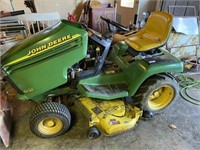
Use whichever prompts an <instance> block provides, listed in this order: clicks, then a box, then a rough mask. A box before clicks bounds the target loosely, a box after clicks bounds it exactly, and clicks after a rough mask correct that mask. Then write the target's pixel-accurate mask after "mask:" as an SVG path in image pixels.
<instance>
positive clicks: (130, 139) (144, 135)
mask: <svg viewBox="0 0 200 150" xmlns="http://www.w3.org/2000/svg"><path fill="white" fill-rule="evenodd" d="M196 77H197V78H199V79H200V75H197V76H196ZM195 95H196V97H198V98H199V97H200V92H199V91H198V93H196V94H195ZM11 102H12V105H13V107H14V116H13V130H12V137H11V140H12V141H11V146H10V147H9V148H5V147H4V145H3V144H2V143H0V149H1V150H8V149H14V150H18V149H20V150H22V149H28V150H39V149H40V150H46V149H48V150H52V149H53V150H55V149H70V150H73V149H74V150H76V149H77V150H79V149H80V150H82V149H91V150H92V149H95V150H99V149H100V150H102V149H103V150H104V149H105V150H109V149H113V150H118V149H119V150H121V149H135V150H151V149H152V150H199V149H200V106H196V105H193V104H190V103H189V102H186V101H185V100H183V99H182V98H181V97H180V98H179V99H178V100H177V101H176V102H175V103H174V105H173V106H172V107H170V108H169V109H167V110H166V111H164V112H163V113H162V114H159V115H156V116H154V118H153V119H152V120H150V121H140V124H139V126H137V127H136V128H135V129H134V130H130V131H128V132H125V133H122V134H120V135H116V136H113V137H106V136H104V135H102V136H101V137H100V138H98V139H96V140H89V139H87V137H86V133H87V129H88V124H87V123H88V122H87V119H86V118H85V116H84V115H83V114H81V113H80V112H79V111H78V110H76V106H71V107H70V110H71V111H72V113H73V120H74V121H73V124H72V127H71V128H70V130H69V131H68V132H67V133H65V134H64V135H62V136H59V137H56V138H51V139H42V138H39V137H37V136H35V135H34V134H33V133H31V131H30V129H29V116H30V113H31V111H32V109H33V108H34V106H35V105H36V104H35V103H34V102H31V101H18V100H15V99H11ZM170 125H174V126H175V127H176V129H172V128H170Z"/></svg>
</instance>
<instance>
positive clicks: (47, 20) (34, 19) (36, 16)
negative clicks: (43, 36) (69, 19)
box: [18, 12, 61, 35]
mask: <svg viewBox="0 0 200 150" xmlns="http://www.w3.org/2000/svg"><path fill="white" fill-rule="evenodd" d="M18 19H19V20H20V21H22V22H23V23H24V24H25V26H26V28H27V31H28V33H27V34H28V35H31V34H34V33H36V32H38V31H41V30H43V29H45V28H47V27H49V26H52V25H54V24H55V23H57V22H58V21H60V19H61V18H60V14H59V13H58V12H50V13H30V14H23V15H19V16H18Z"/></svg>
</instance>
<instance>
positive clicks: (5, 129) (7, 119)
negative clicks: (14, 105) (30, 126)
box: [0, 91, 11, 147]
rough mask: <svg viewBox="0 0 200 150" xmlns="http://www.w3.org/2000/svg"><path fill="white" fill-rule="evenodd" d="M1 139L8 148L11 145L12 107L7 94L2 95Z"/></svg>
mask: <svg viewBox="0 0 200 150" xmlns="http://www.w3.org/2000/svg"><path fill="white" fill-rule="evenodd" d="M0 98H1V99H0V137H1V139H2V141H3V143H4V145H5V146H6V147H8V146H9V144H10V128H11V106H10V104H9V102H8V101H7V97H6V94H5V93H4V92H3V91H1V93H0Z"/></svg>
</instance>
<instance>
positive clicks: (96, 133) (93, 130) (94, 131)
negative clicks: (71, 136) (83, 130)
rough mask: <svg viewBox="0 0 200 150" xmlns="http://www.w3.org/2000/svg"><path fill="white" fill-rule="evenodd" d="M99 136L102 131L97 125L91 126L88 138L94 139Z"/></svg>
mask: <svg viewBox="0 0 200 150" xmlns="http://www.w3.org/2000/svg"><path fill="white" fill-rule="evenodd" d="M99 136H100V132H99V130H98V129H97V128H96V127H91V128H90V129H89V130H88V134H87V137H88V139H90V140H94V139H97V138H98V137H99Z"/></svg>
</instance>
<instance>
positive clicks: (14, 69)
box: [1, 12, 183, 139]
mask: <svg viewBox="0 0 200 150" xmlns="http://www.w3.org/2000/svg"><path fill="white" fill-rule="evenodd" d="M171 24H172V15H170V14H168V13H165V12H153V13H152V14H151V15H150V17H149V19H148V21H147V23H146V26H145V27H144V28H143V29H141V30H139V31H138V32H137V33H135V34H131V35H129V36H127V37H126V38H125V39H124V40H122V41H120V42H117V43H116V44H112V41H111V39H107V38H104V37H103V36H101V35H100V34H99V33H96V32H95V31H92V30H90V29H86V28H84V27H82V26H81V25H80V24H78V23H72V22H69V21H67V20H61V21H60V22H59V23H57V24H56V25H53V26H51V27H49V28H47V29H45V30H43V31H41V32H39V33H37V34H35V35H32V36H30V37H28V38H26V39H25V40H24V41H22V42H21V43H19V44H17V45H15V46H14V47H12V48H11V49H10V50H9V51H8V52H7V53H5V54H4V55H3V56H2V61H1V69H2V71H3V73H4V75H5V76H6V78H7V80H8V81H9V82H10V84H11V85H12V86H13V87H14V88H15V89H16V91H17V92H18V94H17V98H18V99H21V100H33V101H35V102H38V106H37V107H36V108H35V109H34V111H33V113H32V115H31V117H30V128H31V131H32V132H33V133H34V134H36V135H38V136H40V137H45V138H48V137H55V136H58V135H60V134H63V133H65V132H66V131H67V130H68V129H69V127H70V123H71V119H73V118H71V115H70V111H69V109H68V108H67V106H66V105H63V104H62V103H60V97H62V96H63V95H71V97H72V99H73V101H74V103H75V104H76V105H77V108H79V109H80V110H81V111H82V112H83V113H84V114H86V116H88V118H89V127H90V130H89V133H88V137H89V138H90V139H93V138H96V137H98V136H99V131H101V132H103V133H105V134H106V135H115V134H118V133H120V132H123V131H126V130H129V129H131V128H133V127H134V126H135V125H136V124H137V122H138V120H139V118H141V117H142V116H144V113H145V112H148V114H155V113H158V112H160V111H162V110H164V109H165V108H167V107H168V106H169V105H171V104H172V103H173V102H174V101H175V99H176V98H177V97H178V92H179V91H178V84H177V81H176V79H175V78H174V76H173V75H172V74H171V72H181V71H183V65H182V63H181V61H180V60H179V59H177V58H175V57H174V56H173V55H171V54H170V53H169V52H167V51H163V50H161V49H160V47H161V46H163V45H164V44H165V43H166V41H167V39H168V37H169V34H170V30H171Z"/></svg>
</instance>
